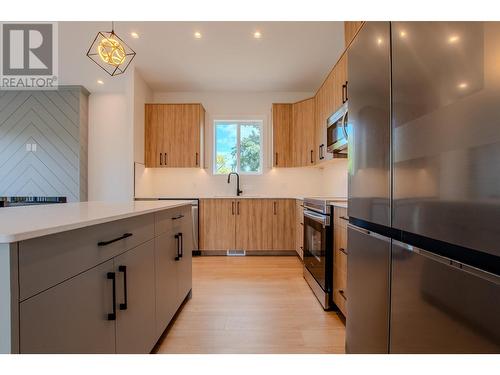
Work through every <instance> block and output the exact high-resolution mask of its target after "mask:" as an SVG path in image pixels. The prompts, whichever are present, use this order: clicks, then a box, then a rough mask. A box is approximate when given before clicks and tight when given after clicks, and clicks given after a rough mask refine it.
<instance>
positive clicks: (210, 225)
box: [199, 199, 236, 250]
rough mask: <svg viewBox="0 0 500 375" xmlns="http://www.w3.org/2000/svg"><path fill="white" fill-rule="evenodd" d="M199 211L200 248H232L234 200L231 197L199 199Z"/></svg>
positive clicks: (233, 239) (233, 242)
mask: <svg viewBox="0 0 500 375" xmlns="http://www.w3.org/2000/svg"><path fill="white" fill-rule="evenodd" d="M199 212H200V249H202V250H228V249H234V248H235V243H236V242H235V238H236V237H235V224H236V221H235V220H236V202H235V201H234V200H232V199H201V200H200V208H199Z"/></svg>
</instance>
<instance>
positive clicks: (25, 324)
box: [19, 260, 115, 353]
mask: <svg viewBox="0 0 500 375" xmlns="http://www.w3.org/2000/svg"><path fill="white" fill-rule="evenodd" d="M113 270H114V268H113V260H109V261H107V262H105V263H102V264H101V265H99V266H97V267H94V268H92V269H90V270H88V271H86V272H83V273H81V274H79V275H78V276H75V277H73V278H71V279H69V280H67V281H65V282H63V283H61V284H58V285H56V286H54V287H52V288H50V289H48V290H46V291H44V292H42V293H40V294H37V295H35V296H34V297H31V298H29V299H27V300H25V301H23V302H21V304H20V311H19V318H20V352H21V353H115V321H113V320H108V314H109V313H111V312H112V309H113V293H112V291H113V289H112V287H113V285H112V283H113V281H112V280H109V279H108V278H107V273H108V272H113Z"/></svg>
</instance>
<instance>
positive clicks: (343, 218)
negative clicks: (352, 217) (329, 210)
mask: <svg viewBox="0 0 500 375" xmlns="http://www.w3.org/2000/svg"><path fill="white" fill-rule="evenodd" d="M339 218H340V219H342V220H345V221H349V218H348V217H345V216H339Z"/></svg>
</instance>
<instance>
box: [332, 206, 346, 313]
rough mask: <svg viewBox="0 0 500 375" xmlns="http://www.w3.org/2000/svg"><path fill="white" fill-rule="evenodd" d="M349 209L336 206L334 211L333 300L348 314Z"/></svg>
mask: <svg viewBox="0 0 500 375" xmlns="http://www.w3.org/2000/svg"><path fill="white" fill-rule="evenodd" d="M346 218H347V209H346V208H342V207H335V208H334V211H333V232H334V234H333V235H334V253H333V302H335V304H336V305H337V307H338V308H339V309H340V311H341V312H342V314H344V316H347V308H346V305H347V298H348V296H347V294H346V290H347V254H348V251H347V220H346Z"/></svg>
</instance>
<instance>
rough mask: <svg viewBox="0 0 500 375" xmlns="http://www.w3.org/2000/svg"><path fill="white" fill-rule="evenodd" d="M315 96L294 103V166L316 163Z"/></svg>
mask: <svg viewBox="0 0 500 375" xmlns="http://www.w3.org/2000/svg"><path fill="white" fill-rule="evenodd" d="M314 134H315V124H314V98H311V99H307V100H303V101H301V102H298V103H295V104H293V132H292V137H293V139H292V158H293V163H292V164H293V166H294V167H304V166H308V165H312V164H314V160H315V156H316V153H315V152H314V149H315V147H314V145H315V138H314Z"/></svg>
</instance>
